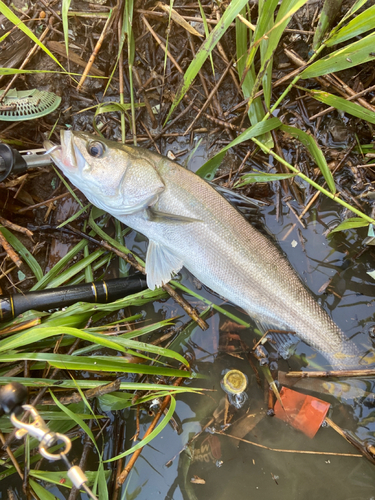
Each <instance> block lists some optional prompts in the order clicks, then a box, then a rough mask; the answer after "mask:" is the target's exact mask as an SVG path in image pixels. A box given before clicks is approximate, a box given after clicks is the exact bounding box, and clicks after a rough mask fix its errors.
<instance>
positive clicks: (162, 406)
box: [117, 377, 183, 485]
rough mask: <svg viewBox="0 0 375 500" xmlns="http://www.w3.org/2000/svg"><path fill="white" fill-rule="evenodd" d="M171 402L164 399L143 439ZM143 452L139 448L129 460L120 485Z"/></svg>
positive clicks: (120, 477) (180, 379)
mask: <svg viewBox="0 0 375 500" xmlns="http://www.w3.org/2000/svg"><path fill="white" fill-rule="evenodd" d="M182 381H183V378H182V377H181V378H178V379H177V380H175V381H174V383H173V385H174V386H175V387H176V386H178V385H180V384H181V382H182ZM170 401H171V396H166V397H165V398H164V401H163V403H162V404H161V406H160V410H159V411H158V413H157V414H156V415H155V417H154V420H153V421H152V422H151V424H150V426H149V428H148V429H147V431H146V432H145V434H144V436H143V439H144V438H145V437H147V436H148V435H149V434H151V432H152V431H153V430H154V429H155V427H156V425H157V423H158V422H159V420H160V418H161V416H162V415H163V413H164V410H165V409H166V408H167V406H168V405H169V403H170ZM142 450H143V448H139V449H138V450H136V451H135V452H134V453H133V455H132V457H131V459H130V460H129V463H128V465H127V466H126V467H125V468H124V470H123V471H122V472H121V474H120V476H119V477H118V479H117V481H118V484H120V485H121V484H124V481H125V480H126V478H127V477H128V475H129V472H130V471H131V470H132V468H133V466H134V464H135V462H136V461H137V459H138V457H139V455H140V454H141V453H142Z"/></svg>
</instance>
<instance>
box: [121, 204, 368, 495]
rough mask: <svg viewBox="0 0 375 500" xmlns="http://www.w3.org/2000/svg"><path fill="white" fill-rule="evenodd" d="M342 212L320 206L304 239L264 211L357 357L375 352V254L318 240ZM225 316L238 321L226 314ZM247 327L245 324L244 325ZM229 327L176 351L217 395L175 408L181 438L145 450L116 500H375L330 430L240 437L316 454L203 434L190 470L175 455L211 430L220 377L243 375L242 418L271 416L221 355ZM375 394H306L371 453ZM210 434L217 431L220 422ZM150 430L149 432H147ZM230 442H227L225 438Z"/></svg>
mask: <svg viewBox="0 0 375 500" xmlns="http://www.w3.org/2000/svg"><path fill="white" fill-rule="evenodd" d="M317 210H318V212H317ZM339 211H340V208H339V207H338V206H337V205H336V204H334V203H332V202H330V201H326V200H323V201H322V203H321V204H319V205H318V206H317V207H315V208H314V210H312V211H311V212H310V214H308V215H307V216H306V217H305V222H306V225H307V227H306V229H303V228H302V227H299V226H298V224H297V226H295V227H294V228H293V230H292V231H291V232H289V230H290V228H291V227H292V226H293V224H295V223H296V219H295V216H294V215H293V214H291V213H289V209H288V208H287V207H284V208H283V214H282V218H281V219H280V220H279V221H276V218H275V210H274V207H267V208H266V209H262V213H263V216H264V220H265V223H266V227H267V228H268V229H269V230H270V232H271V233H272V234H274V235H275V238H276V241H277V242H278V244H279V245H280V247H281V248H282V250H283V251H284V252H285V253H286V255H287V257H288V258H289V260H290V262H291V263H292V265H293V267H294V268H295V269H296V271H297V272H298V274H299V275H300V276H301V279H302V280H303V281H304V282H305V283H306V286H307V287H308V288H309V289H311V291H312V292H313V293H314V294H316V296H317V299H318V300H319V301H320V302H321V304H322V305H323V307H324V308H325V309H326V310H327V311H328V312H329V313H330V314H331V315H332V317H333V319H334V320H335V321H336V322H337V324H338V325H339V326H340V327H341V328H342V329H343V331H344V332H345V333H346V335H347V336H348V337H350V338H352V339H353V341H354V342H355V343H356V344H358V345H359V346H361V351H364V350H371V349H373V344H372V341H371V337H370V336H369V330H370V329H371V327H373V326H374V324H375V321H374V320H375V317H374V304H375V287H374V282H373V279H372V278H371V277H370V276H369V275H368V274H367V273H366V271H370V270H373V269H374V267H375V264H374V250H373V249H372V248H371V247H370V248H369V249H368V250H366V251H365V252H364V253H363V254H362V255H361V256H360V257H358V258H356V255H357V254H358V253H359V252H360V251H361V250H362V249H363V248H364V247H363V246H362V244H361V242H362V240H363V238H364V237H365V236H366V230H359V231H350V232H346V233H343V234H337V235H334V236H329V237H328V238H327V237H326V236H325V235H323V233H324V232H325V231H326V229H327V227H328V226H329V225H330V224H332V223H333V222H337V221H338V220H339V215H338V214H339ZM285 236H286V237H285ZM301 240H303V244H302V243H301ZM183 275H184V281H186V282H188V284H187V286H192V282H191V277H190V276H189V275H188V273H187V272H184V273H183ZM329 279H332V281H331V285H330V287H329V288H328V289H327V290H326V292H325V293H323V294H322V293H319V289H320V288H321V287H322V286H323V285H324V284H325V283H326V282H327V281H328V280H329ZM201 292H202V293H203V291H201ZM207 294H208V292H207V291H206V293H205V295H206V296H209V297H210V298H211V299H212V301H213V302H216V303H218V304H222V301H221V300H220V298H218V297H215V296H213V295H207ZM164 307H165V306H164ZM224 307H225V308H226V309H228V310H230V311H232V312H233V313H234V314H237V315H240V316H241V313H240V312H239V311H238V310H237V309H236V308H235V307H233V306H231V305H230V304H226V305H224ZM165 312H166V313H167V314H168V313H170V312H171V311H169V310H168V309H166V311H165ZM174 312H175V311H174ZM243 318H244V319H245V315H243ZM225 321H226V318H225V317H221V316H220V315H219V314H217V313H216V314H215V315H214V316H213V317H212V318H210V319H209V320H208V322H209V324H210V330H208V331H206V332H202V331H201V330H200V329H199V328H196V329H195V330H194V333H193V335H192V336H191V337H190V339H189V341H188V343H187V345H184V346H182V351H184V352H186V350H190V351H193V352H194V355H195V358H196V361H195V363H193V366H194V369H195V370H196V371H197V372H199V373H201V374H204V375H205V376H206V377H208V380H206V381H204V382H203V386H204V387H208V388H213V389H214V390H215V392H213V393H210V394H209V395H203V396H196V395H194V396H191V395H188V396H182V397H179V398H178V402H177V409H176V418H177V420H178V421H181V426H182V433H181V434H180V435H178V434H177V433H176V432H175V431H174V430H173V429H172V428H171V427H170V426H167V427H166V428H165V429H164V431H163V432H162V433H161V435H159V436H158V437H157V438H156V439H155V440H154V441H153V442H152V443H151V446H148V447H147V449H144V450H143V453H142V456H141V458H139V459H138V461H137V463H136V467H135V470H134V471H133V472H132V474H131V477H130V479H129V480H128V484H127V485H125V487H124V489H123V496H122V498H134V497H136V498H137V499H149V498H151V497H159V498H163V499H164V498H165V499H173V500H179V499H184V500H194V499H196V498H197V499H203V498H204V499H210V498H212V499H228V498H230V497H231V496H235V497H236V498H241V499H242V498H248V497H249V496H250V497H251V498H259V499H266V498H267V499H269V498H276V497H277V498H278V499H290V498H308V499H309V500H314V499H318V498H319V499H320V498H322V497H323V496H327V495H329V497H330V498H332V499H344V498H345V499H348V500H349V499H351V500H354V499H358V500H359V499H361V500H363V499H371V498H375V494H374V487H375V469H374V466H373V465H372V464H370V463H369V462H368V461H367V460H366V459H364V458H359V457H354V456H353V457H350V456H335V455H334V454H335V453H345V454H357V453H358V452H357V451H356V449H355V448H354V447H352V446H351V445H350V444H348V443H347V442H346V441H345V440H344V439H343V438H342V437H341V436H339V435H338V434H337V433H336V432H335V431H334V430H333V429H331V428H329V427H323V428H321V429H319V431H318V433H317V435H316V436H315V438H313V439H310V438H308V437H307V436H305V435H304V434H303V433H301V432H299V431H297V430H295V429H293V428H292V427H290V426H289V425H288V424H286V423H284V422H282V421H280V420H277V419H275V418H271V417H267V416H264V417H263V418H262V419H261V420H260V422H259V423H258V424H257V425H256V426H255V428H254V429H253V430H251V431H250V432H249V433H248V434H247V435H246V436H245V439H247V440H249V441H253V442H256V443H260V444H261V445H263V446H265V447H269V448H277V449H283V450H303V451H315V452H317V454H306V453H303V454H300V453H297V451H292V452H291V453H287V452H276V451H271V450H269V449H260V448H257V447H255V446H254V445H252V444H248V443H244V442H241V443H238V442H237V441H235V440H234V439H232V438H230V437H227V436H221V435H220V436H217V435H215V436H214V438H212V437H211V438H210V437H209V436H210V434H209V433H208V432H204V433H203V434H202V436H200V437H199V438H197V439H196V441H195V442H194V443H193V446H192V448H194V449H195V450H196V456H197V457H198V458H196V460H194V459H193V460H192V459H191V458H190V455H191V454H190V453H187V452H186V451H183V452H182V453H181V454H180V455H178V454H179V452H181V450H183V448H184V446H185V445H186V443H187V441H188V440H189V437H191V436H192V435H194V433H197V432H200V430H201V428H202V426H204V425H205V424H207V422H208V421H209V420H210V418H211V416H212V414H213V411H214V410H215V409H216V408H217V406H218V405H219V402H220V400H221V399H222V398H223V397H224V392H223V391H222V389H221V387H220V380H221V378H222V375H221V373H222V372H223V370H225V369H228V368H236V369H239V370H242V371H243V372H244V373H246V374H247V376H248V378H249V386H248V390H247V393H248V396H249V400H248V403H249V404H248V407H247V410H248V411H249V413H250V414H251V415H259V414H263V412H264V410H266V409H267V405H266V403H265V402H264V391H263V388H261V387H259V386H258V385H257V383H256V380H255V376H254V372H253V370H252V368H251V366H250V365H249V363H248V362H247V361H246V360H241V359H238V358H236V357H233V356H230V355H229V354H219V353H218V345H219V342H220V340H219V337H220V332H219V329H220V326H222V325H223V323H224V322H225ZM238 333H239V334H240V335H241V337H242V339H243V340H244V342H246V343H247V344H248V345H252V339H253V338H254V334H253V332H252V331H250V330H242V331H239V332H238ZM297 353H298V354H300V355H303V358H304V359H305V362H308V361H309V360H311V361H312V360H313V361H314V362H317V363H320V364H321V365H322V366H324V365H325V360H324V358H323V357H321V356H320V355H319V353H316V352H315V351H314V350H313V349H311V348H310V347H309V346H307V345H306V344H304V343H303V342H300V343H299V344H298V346H297ZM304 364H306V363H304ZM300 365H301V361H300V360H296V358H291V359H290V360H289V361H283V360H281V361H280V362H279V369H280V370H283V371H287V370H288V367H289V366H292V367H299V366H300ZM194 385H196V386H199V387H202V381H194ZM373 385H374V381H373V380H372V379H363V380H362V379H351V380H349V379H346V380H341V381H340V382H336V383H330V384H325V389H326V392H327V391H328V392H330V393H331V394H329V393H328V394H324V393H322V392H321V391H322V390H323V389H319V391H318V392H311V394H313V395H314V396H316V397H319V398H321V399H323V400H325V401H328V402H329V403H330V404H331V410H330V413H329V416H330V418H331V419H332V420H333V421H334V422H336V423H337V424H339V425H340V426H342V427H343V428H344V429H348V430H350V431H352V432H353V434H354V435H356V436H357V437H358V438H360V439H362V440H366V442H367V443H368V444H375V435H374V431H375V420H374V416H375V401H374V397H373V389H374V388H373ZM304 392H305V393H306V392H308V391H306V390H305V391H304ZM254 418H256V417H254ZM132 422H133V420H132V418H131V422H129V421H128V422H127V423H128V424H130V423H132ZM215 427H216V430H220V429H221V426H220V422H219V423H217V424H215ZM146 428H147V425H145V426H144V427H143V430H145V429H146ZM132 430H133V429H131V428H130V429H129V433H128V435H129V436H131V435H132ZM227 432H228V433H229V434H230V433H231V429H230V428H229V429H228V431H227ZM210 450H211V452H210ZM323 452H328V453H330V454H324V453H323ZM175 455H178V456H177V457H176V458H175V459H174V460H173V462H172V465H170V466H169V467H167V466H166V464H167V462H169V461H170V460H171V459H172V458H173V457H174V456H175ZM218 456H219V457H220V458H217V457H218ZM194 475H197V476H198V477H199V478H201V479H204V480H205V484H192V483H191V482H190V480H191V478H192V477H193V476H194Z"/></svg>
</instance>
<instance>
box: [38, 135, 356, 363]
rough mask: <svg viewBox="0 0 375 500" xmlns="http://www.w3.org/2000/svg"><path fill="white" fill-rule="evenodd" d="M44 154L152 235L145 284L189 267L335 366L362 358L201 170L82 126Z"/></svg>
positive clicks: (105, 205) (104, 205) (98, 202)
mask: <svg viewBox="0 0 375 500" xmlns="http://www.w3.org/2000/svg"><path fill="white" fill-rule="evenodd" d="M52 146H53V145H52V143H50V142H49V141H47V142H45V147H46V149H51V147H52ZM50 156H51V158H52V160H53V162H54V163H55V164H56V166H57V167H58V168H59V169H60V170H61V171H62V172H63V173H64V174H65V176H66V177H67V178H68V179H69V180H70V181H71V182H72V183H73V184H74V186H76V187H77V188H78V189H80V191H82V193H84V195H85V196H86V197H87V199H88V200H89V201H90V202H91V203H92V204H93V205H95V206H97V207H98V208H101V209H103V210H105V211H106V212H108V213H109V214H111V215H113V216H114V217H116V218H117V219H119V220H120V221H121V222H123V223H124V224H126V225H127V226H129V227H131V228H133V229H134V230H136V231H138V232H140V233H142V234H143V235H145V236H146V237H147V238H148V248H147V254H146V273H147V284H148V287H149V288H150V289H152V290H153V289H155V288H156V287H159V286H161V285H162V284H166V283H168V282H169V281H170V279H171V278H172V277H173V276H174V275H175V274H176V273H178V272H179V271H180V270H181V269H182V267H185V268H186V269H188V271H190V273H192V274H193V275H194V276H195V277H196V278H197V279H198V280H199V281H200V282H201V283H203V284H204V285H206V286H207V287H209V288H210V289H212V290H213V291H214V292H215V293H217V294H219V295H220V296H222V297H225V298H226V299H228V300H229V301H230V302H232V303H234V304H235V305H237V306H239V307H240V308H242V309H243V310H244V311H245V312H246V313H247V314H248V315H249V316H250V317H252V318H253V319H254V320H255V321H256V322H257V323H258V324H259V325H263V327H264V330H268V329H269V328H273V329H277V330H283V331H288V332H294V333H295V334H296V335H297V336H298V337H300V338H301V339H302V340H303V341H304V342H305V343H307V344H309V345H310V346H311V347H313V348H314V349H316V350H318V351H319V352H320V353H321V354H322V355H323V356H324V357H325V358H326V359H327V361H328V362H329V363H330V365H331V366H332V367H333V368H334V369H343V368H348V366H351V367H352V366H353V364H354V363H355V365H356V366H357V365H358V364H359V361H358V360H359V359H360V354H359V351H358V348H357V347H356V345H355V344H354V343H353V342H352V341H350V340H348V339H347V338H346V336H345V334H344V333H343V331H342V330H341V329H340V328H339V327H338V326H337V325H336V324H335V323H334V322H333V320H332V319H331V317H330V316H329V314H328V313H327V312H326V311H325V310H324V309H323V308H322V307H321V306H320V305H319V304H318V303H317V301H316V300H315V298H314V297H313V296H312V294H311V292H310V291H309V290H308V289H307V288H306V286H305V285H304V284H303V283H302V281H301V280H300V278H299V276H298V275H297V273H296V272H295V271H294V269H293V268H292V266H291V265H290V263H289V262H288V260H287V259H286V258H285V256H284V255H283V254H282V253H281V251H280V250H279V249H278V248H277V247H276V245H275V244H274V243H273V242H272V241H271V240H270V239H269V238H268V237H267V236H265V235H264V234H262V233H261V232H260V231H258V230H257V229H255V228H254V227H253V226H252V225H251V224H250V223H249V222H248V221H247V220H246V219H245V218H244V217H243V216H242V215H241V214H240V213H239V211H237V209H236V208H235V207H234V206H232V205H231V204H230V203H229V202H228V201H226V199H225V198H224V197H223V196H222V195H221V194H220V193H219V192H217V191H216V190H215V189H214V187H212V185H210V184H209V183H208V182H206V181H205V180H204V179H202V178H200V177H199V176H198V175H196V174H195V173H193V172H191V171H189V170H188V169H186V168H184V167H182V166H181V165H179V164H178V163H176V162H174V161H171V160H169V159H168V158H166V157H164V156H161V155H158V154H156V153H153V152H150V151H148V150H147V149H144V148H140V147H137V146H129V145H125V144H121V143H117V142H114V141H110V140H106V139H102V138H99V137H98V136H94V135H91V134H88V133H86V132H78V131H72V130H63V131H61V146H60V147H55V148H52V150H51V152H50Z"/></svg>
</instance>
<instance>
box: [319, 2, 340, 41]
mask: <svg viewBox="0 0 375 500" xmlns="http://www.w3.org/2000/svg"><path fill="white" fill-rule="evenodd" d="M342 2H343V0H325V2H324V4H323V9H322V12H321V14H320V19H319V23H318V26H317V28H316V30H315V35H314V39H313V44H312V50H314V51H315V50H316V49H317V48H318V47H319V46H320V44H321V42H322V40H323V38H324V36H325V34H326V32H327V31H328V29H329V27H330V26H332V25H333V22H334V20H335V18H336V16H337V14H338V13H339V11H340V8H341V4H342Z"/></svg>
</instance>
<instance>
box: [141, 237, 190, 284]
mask: <svg viewBox="0 0 375 500" xmlns="http://www.w3.org/2000/svg"><path fill="white" fill-rule="evenodd" d="M183 265H184V263H183V261H182V260H181V259H180V258H179V257H176V256H175V255H174V254H173V253H172V252H171V251H170V250H169V249H168V248H166V247H163V246H162V245H160V244H159V243H156V242H155V241H152V240H150V242H149V244H148V248H147V256H146V274H147V286H148V287H149V288H150V290H155V288H156V287H160V286H162V285H164V284H166V283H168V281H170V279H171V278H172V276H173V275H174V274H176V273H178V271H179V270H180V269H181V268H182V266H183Z"/></svg>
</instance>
